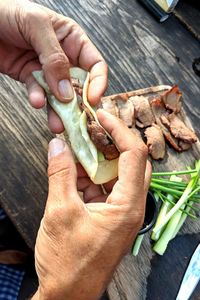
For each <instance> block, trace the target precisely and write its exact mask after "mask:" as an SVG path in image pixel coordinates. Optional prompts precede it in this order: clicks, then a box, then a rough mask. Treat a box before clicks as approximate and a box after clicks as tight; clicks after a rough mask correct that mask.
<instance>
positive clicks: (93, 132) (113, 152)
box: [82, 103, 119, 160]
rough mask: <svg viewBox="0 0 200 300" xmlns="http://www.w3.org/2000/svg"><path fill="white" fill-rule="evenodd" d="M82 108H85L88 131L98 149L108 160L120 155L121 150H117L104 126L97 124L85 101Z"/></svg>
mask: <svg viewBox="0 0 200 300" xmlns="http://www.w3.org/2000/svg"><path fill="white" fill-rule="evenodd" d="M82 108H83V109H84V111H85V113H86V116H87V129H88V133H89V135H90V138H91V140H92V141H93V143H94V145H95V146H96V148H97V150H99V151H100V152H102V153H103V155H104V157H105V158H106V159H107V160H112V159H115V158H117V157H119V151H118V150H117V148H116V146H115V144H113V141H112V140H111V138H110V137H109V136H108V135H107V133H106V131H105V130H104V129H103V127H101V126H99V124H97V122H96V121H95V119H94V117H93V115H92V114H91V112H90V111H89V109H88V108H87V107H86V106H85V105H84V104H83V103H82Z"/></svg>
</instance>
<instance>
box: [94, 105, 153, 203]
mask: <svg viewBox="0 0 200 300" xmlns="http://www.w3.org/2000/svg"><path fill="white" fill-rule="evenodd" d="M97 115H98V119H99V122H100V123H101V125H102V126H103V127H104V128H105V129H106V130H107V131H108V133H109V134H110V135H111V136H112V138H113V139H114V141H115V143H116V145H117V147H118V149H119V151H120V153H121V154H120V158H119V166H118V170H119V171H118V172H119V173H118V181H117V183H116V184H115V186H114V188H113V192H112V197H110V199H112V202H113V201H114V202H117V203H118V204H125V203H127V204H130V205H131V206H133V204H134V205H136V202H138V201H140V202H141V198H142V197H143V196H144V195H145V192H146V186H145V171H146V163H147V154H148V151H147V147H146V146H145V144H144V142H143V141H142V139H140V138H139V137H138V136H137V135H135V134H134V133H133V132H132V131H131V130H130V129H129V128H128V127H127V126H126V125H125V124H124V123H123V122H122V121H120V120H119V119H118V118H116V117H115V116H113V115H111V114H109V113H107V112H105V111H103V110H99V111H98V112H97ZM133 199H134V201H133ZM141 204H142V202H141Z"/></svg>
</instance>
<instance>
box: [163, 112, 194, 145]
mask: <svg viewBox="0 0 200 300" xmlns="http://www.w3.org/2000/svg"><path fill="white" fill-rule="evenodd" d="M161 121H162V122H163V124H164V125H165V126H166V127H168V128H169V130H170V131H171V133H172V135H173V136H174V137H175V138H177V139H180V140H182V141H184V142H186V143H190V144H192V143H195V142H196V141H197V136H196V134H195V133H194V132H193V131H192V130H191V129H189V128H188V127H187V126H186V125H185V124H184V122H183V121H182V120H181V119H180V118H179V117H178V116H177V115H176V114H174V113H172V114H169V115H164V116H161Z"/></svg>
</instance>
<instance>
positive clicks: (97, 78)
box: [59, 18, 108, 105]
mask: <svg viewBox="0 0 200 300" xmlns="http://www.w3.org/2000/svg"><path fill="white" fill-rule="evenodd" d="M66 22H67V24H65V28H66V26H67V30H68V31H66V30H65V32H67V35H66V36H65V38H64V39H63V41H62V47H63V50H64V51H65V53H66V55H67V57H68V58H69V59H70V62H71V63H72V65H74V66H78V67H80V68H83V69H84V70H86V71H89V72H90V82H89V90H88V100H89V101H90V103H91V104H92V105H96V104H97V103H98V102H99V101H100V98H101V97H102V96H103V94H104V92H105V90H106V88H107V82H108V67H107V64H106V63H105V60H104V58H103V57H102V55H101V54H100V52H99V51H98V50H97V48H96V47H95V45H94V44H93V43H92V42H91V40H90V39H89V38H88V36H87V35H86V33H85V32H84V31H83V29H82V28H81V27H80V26H79V25H78V24H77V23H76V22H74V21H73V20H71V19H67V18H66ZM70 28H71V30H69V29H70ZM59 30H60V29H59Z"/></svg>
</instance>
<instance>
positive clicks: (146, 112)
mask: <svg viewBox="0 0 200 300" xmlns="http://www.w3.org/2000/svg"><path fill="white" fill-rule="evenodd" d="M129 100H130V101H131V102H132V103H133V106H134V108H135V115H136V119H137V121H136V124H137V126H138V127H140V128H144V127H147V126H150V125H152V124H153V123H154V122H155V118H154V115H153V113H152V110H151V107H150V104H149V101H148V99H147V98H145V97H143V96H134V97H130V98H129Z"/></svg>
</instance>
